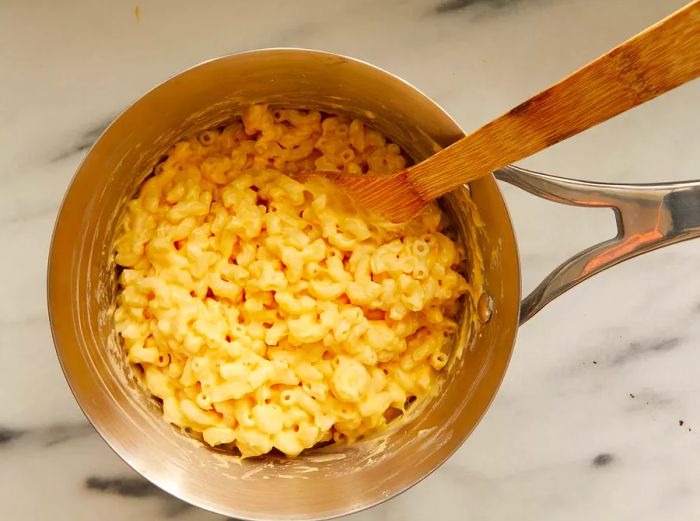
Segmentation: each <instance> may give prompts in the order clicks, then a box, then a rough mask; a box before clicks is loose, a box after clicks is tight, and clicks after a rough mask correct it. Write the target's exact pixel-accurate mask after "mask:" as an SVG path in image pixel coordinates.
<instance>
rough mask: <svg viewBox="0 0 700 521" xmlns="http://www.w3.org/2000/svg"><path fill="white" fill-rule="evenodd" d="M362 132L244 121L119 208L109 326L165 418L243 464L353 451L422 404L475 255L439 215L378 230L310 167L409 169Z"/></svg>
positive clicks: (300, 122) (318, 119)
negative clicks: (225, 448) (342, 446)
mask: <svg viewBox="0 0 700 521" xmlns="http://www.w3.org/2000/svg"><path fill="white" fill-rule="evenodd" d="M404 166H405V159H404V157H403V156H402V155H401V151H400V150H399V147H398V146H396V145H395V144H393V143H389V142H387V141H386V139H385V138H384V137H383V136H382V135H380V134H379V133H377V132H375V131H374V130H371V129H369V128H367V127H365V125H364V124H362V123H361V122H360V121H348V120H346V119H344V118H342V117H336V116H322V115H321V114H320V113H319V112H314V111H301V110H281V109H277V110H271V109H268V107H266V106H264V105H255V106H251V107H249V108H248V109H247V110H246V111H245V113H244V114H243V117H242V120H241V121H238V122H235V123H232V124H230V125H229V126H227V127H225V128H223V129H218V130H207V131H205V132H202V133H200V134H199V135H198V136H196V137H194V138H191V139H187V140H184V141H181V142H179V143H177V144H176V145H175V146H173V147H172V149H171V150H170V151H169V153H168V155H167V158H166V159H165V160H164V161H162V162H161V163H160V164H159V165H158V166H157V167H156V168H155V171H154V175H152V176H151V177H150V178H149V179H147V180H146V181H145V182H144V184H143V185H142V187H141V189H140V192H139V194H138V196H137V197H136V198H135V199H133V200H132V201H130V202H129V203H128V205H127V210H126V213H125V216H124V217H123V219H122V222H121V227H120V232H119V235H118V237H117V239H116V243H115V251H116V256H115V259H116V263H117V264H118V265H119V266H121V267H122V268H123V269H122V271H121V274H120V276H119V284H120V292H119V294H118V297H117V308H116V311H115V315H114V320H115V325H116V329H117V331H118V332H119V334H120V335H121V338H122V340H123V345H124V349H125V352H126V355H127V358H128V361H129V362H130V363H131V364H132V365H133V366H134V367H135V368H137V371H139V372H142V373H143V376H144V382H145V385H146V387H147V388H148V390H149V391H150V392H151V393H152V394H153V395H154V396H156V397H158V398H159V399H160V400H162V404H163V415H164V417H165V419H166V420H167V421H169V422H171V423H174V424H176V425H178V426H180V427H181V428H187V429H189V430H191V431H194V432H198V433H201V435H202V438H203V439H204V441H205V442H206V443H208V444H210V445H219V444H234V445H235V446H236V447H237V448H238V449H239V450H240V452H241V454H242V455H243V456H244V457H248V456H256V455H260V454H264V453H267V452H269V451H270V450H272V449H273V448H276V449H278V450H280V451H281V452H283V453H285V454H286V455H288V456H291V457H293V456H296V455H297V454H299V453H300V452H301V451H302V450H304V449H307V448H310V447H313V446H314V445H316V444H318V443H322V442H331V441H335V442H353V441H355V440H358V439H360V438H363V437H365V436H367V435H369V434H371V433H374V432H377V431H378V430H380V429H382V428H383V427H384V426H386V424H387V423H388V422H389V421H390V420H391V419H392V418H395V417H396V416H397V415H399V414H400V413H401V412H404V411H405V409H406V407H407V404H408V403H410V402H411V401H412V400H415V399H416V398H418V399H420V398H423V397H425V396H428V395H430V393H431V392H433V391H434V389H435V382H436V379H437V376H438V373H439V371H440V370H442V369H443V368H444V367H445V364H446V363H447V359H448V354H447V353H446V352H445V349H446V348H447V346H448V345H449V338H450V336H451V335H452V333H453V332H454V330H455V329H456V324H455V322H454V319H455V316H456V310H457V306H456V305H455V302H456V301H457V299H459V298H460V296H461V295H463V294H464V293H466V292H467V291H470V290H471V288H470V286H469V284H468V283H467V281H466V280H465V279H464V277H463V276H462V275H461V274H460V273H459V266H460V264H461V263H462V261H463V260H464V258H465V252H464V251H463V250H462V248H461V247H460V246H459V245H458V244H456V243H455V242H454V241H453V240H452V239H450V238H449V237H448V236H447V235H445V234H444V233H443V232H442V230H443V229H444V227H445V226H446V223H445V219H444V217H443V215H442V213H441V211H440V209H439V208H438V206H437V205H435V204H433V205H431V206H430V207H428V208H427V209H426V210H425V211H424V212H423V213H422V214H421V215H419V216H417V217H416V218H415V219H414V220H413V221H411V222H410V223H408V224H407V225H403V226H398V225H395V224H392V223H389V222H386V221H383V220H381V219H377V218H374V217H373V218H370V217H369V216H368V215H366V214H365V213H364V212H363V211H362V210H361V209H358V208H355V207H354V206H353V205H352V203H351V202H349V201H348V200H347V198H346V197H344V196H343V194H342V193H340V192H339V191H338V189H337V188H335V187H334V186H333V185H332V183H330V182H329V181H328V180H326V179H325V178H323V177H321V176H309V178H308V179H305V180H304V182H300V181H298V180H295V179H294V174H296V173H300V172H304V171H310V170H331V171H343V172H349V173H357V174H362V173H368V172H369V173H372V174H382V173H389V172H393V171H396V170H400V169H402V168H404Z"/></svg>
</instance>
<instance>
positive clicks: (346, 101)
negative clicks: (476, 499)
mask: <svg viewBox="0 0 700 521" xmlns="http://www.w3.org/2000/svg"><path fill="white" fill-rule="evenodd" d="M258 102H264V103H270V104H272V105H275V106H285V107H296V108H312V109H320V110H325V111H327V112H334V113H340V114H344V115H347V116H350V117H353V118H359V119H361V120H364V121H365V122H367V123H368V124H369V125H371V126H372V127H374V128H376V129H377V130H379V131H380V132H382V133H384V134H385V135H386V136H388V137H390V138H391V139H392V140H393V141H394V142H396V143H397V144H399V145H400V146H401V147H402V148H403V149H404V150H405V151H406V152H407V154H408V155H410V156H411V157H412V159H413V160H415V161H420V160H422V159H424V158H426V157H427V156H429V155H430V154H432V153H433V152H434V151H435V150H436V145H437V146H446V145H449V144H450V143H452V142H453V141H455V140H457V139H458V138H460V137H461V136H463V131H462V130H461V129H460V128H459V126H458V125H457V124H456V123H455V122H454V121H453V120H452V119H451V118H450V116H448V115H447V114H446V113H445V112H444V111H443V110H442V109H441V108H440V107H439V106H438V105H437V104H436V103H434V102H433V101H432V100H431V99H429V98H428V97H427V96H425V95H424V94H422V93H421V92H419V91H418V90H417V89H415V88H414V87H412V86H411V85H409V84H407V83H405V82H404V81H402V80H400V79H399V78H397V77H395V76H392V75H391V74H389V73H387V72H385V71H382V70H380V69H378V68H376V67H373V66H371V65H368V64H366V63H363V62H360V61H357V60H353V59H350V58H346V57H343V56H337V55H334V54H329V53H324V52H317V51H308V50H299V49H270V50H260V51H252V52H245V53H241V54H235V55H231V56H226V57H223V58H219V59H216V60H212V61H209V62H206V63H203V64H201V65H198V66H196V67H194V68H192V69H189V70H187V71H185V72H183V73H181V74H178V75H177V76H175V77H173V78H171V79H170V80H168V81H166V82H165V83H163V84H162V85H160V86H158V87H157V88H155V89H154V90H152V91H151V92H149V93H148V94H146V95H145V96H144V97H142V98H141V99H140V100H138V101H137V102H136V103H135V104H133V105H132V106H131V107H130V108H128V109H127V110H126V111H125V112H124V113H123V114H122V115H121V116H119V117H118V118H117V119H116V120H115V121H114V122H113V123H112V125H111V126H110V127H109V128H108V129H107V130H106V131H105V133H104V134H103V135H102V136H101V137H100V139H99V140H98V141H97V142H96V143H95V145H94V146H93V148H92V149H91V150H90V152H89V153H88V155H87V157H86V158H85V161H84V162H83V164H82V165H81V166H80V168H79V169H78V172H77V173H76V175H75V178H74V179H73V182H72V184H71V186H70V188H69V189H68V192H67V194H66V196H65V200H64V201H63V206H62V207H61V210H60V213H59V215H58V220H57V222H56V227H55V231H54V237H53V242H52V245H51V252H50V258H49V267H48V304H49V315H50V319H51V327H52V331H53V337H54V342H55V344H56V349H57V352H58V356H59V358H60V361H61V364H62V366H63V370H64V372H65V375H66V378H67V380H68V382H69V384H70V387H71V389H72V390H73V393H74V394H75V398H76V400H77V401H78V403H79V404H80V406H81V407H82V408H83V410H84V411H85V414H86V415H87V417H88V418H89V420H90V421H91V422H92V424H93V425H94V426H95V428H96V429H97V430H98V432H99V433H100V434H101V435H102V437H103V438H104V439H105V441H106V442H107V443H108V444H109V445H110V446H111V447H112V448H113V449H114V450H115V451H116V452H117V454H119V455H120V456H121V457H122V458H123V459H124V460H125V461H126V462H127V463H129V464H130V465H131V466H132V467H133V468H134V469H135V470H136V471H138V472H139V473H141V474H142V475H143V476H144V477H146V478H147V479H149V480H150V481H152V482H153V483H154V484H156V485H158V486H159V487H161V488H162V489H164V490H166V491H167V492H170V493H171V494H173V495H175V496H177V497H179V498H181V499H183V500H185V501H187V502H189V503H192V504H194V505H197V506H199V507H202V508H205V509H208V510H211V511H214V512H219V513H221V514H225V515H228V516H232V517H234V518H239V519H266V520H270V519H279V520H282V519H284V520H289V519H319V518H329V517H333V516H339V515H342V514H348V513H351V512H355V511H358V510H361V509H364V508H367V507H369V506H372V505H375V504H377V503H379V502H381V501H384V500H385V499H387V498H390V497H392V496H394V495H396V494H398V493H399V492H401V491H403V490H405V489H407V488H408V487H410V486H411V485H414V484H415V483H416V482H418V481H420V480H421V479H423V478H424V477H425V476H427V475H428V474H429V473H430V472H432V471H433V470H435V469H436V468H437V467H438V466H440V464H442V463H443V462H444V461H445V460H446V459H447V458H448V457H449V456H450V455H451V454H452V453H453V452H454V451H455V450H456V449H457V448H458V447H459V446H460V445H461V444H462V442H463V441H464V440H465V439H466V437H467V436H468V435H469V434H470V433H471V431H472V430H473V429H474V427H476V425H477V423H478V422H479V420H480V418H481V417H482V415H483V414H484V412H485V411H486V409H487V408H488V406H489V404H490V403H491V401H492V399H493V397H494V395H495V393H496V391H497V389H498V386H499V384H500V382H501V380H502V378H503V375H504V373H505V370H506V367H507V365H508V360H509V358H510V354H511V350H512V349H513V343H514V340H515V335H516V331H517V328H518V325H519V324H522V323H523V322H525V321H526V320H528V319H529V318H531V317H532V316H533V315H534V314H535V313H536V312H537V311H539V310H540V309H541V308H542V307H543V306H544V305H545V304H547V302H549V301H551V300H552V299H553V298H555V297H557V296H558V295H560V294H561V293H563V292H564V291H566V290H568V289H569V288H571V287H573V286H574V285H576V284H578V283H579V282H581V281H582V280H584V279H586V278H588V277H590V276H591V275H594V274H595V273H598V272H599V271H601V270H604V269H605V268H608V267H610V266H612V265H614V264H616V263H618V262H621V261H623V260H626V259H628V258H630V257H633V256H635V255H639V254H640V253H644V252H646V251H650V250H652V249H655V248H659V247H662V246H665V245H667V244H671V243H674V242H678V241H682V240H685V239H689V238H692V237H696V236H697V235H699V234H700V182H688V183H672V184H659V185H615V184H599V183H590V182H584V181H575V180H570V179H562V178H557V177H552V176H548V175H544V174H538V173H535V172H528V171H525V170H522V169H519V168H516V167H508V168H504V169H502V170H500V171H498V172H496V173H495V175H494V177H488V178H483V179H480V180H478V181H476V182H474V183H472V184H471V187H470V188H471V197H472V198H473V200H474V201H475V203H476V205H477V206H478V208H479V212H480V214H481V217H482V219H483V222H484V225H485V227H484V233H483V235H482V238H481V245H482V249H483V253H484V257H485V290H486V293H487V294H488V295H490V298H491V299H492V309H493V312H492V314H491V317H490V320H488V321H487V322H486V323H484V324H483V327H482V328H481V331H480V333H479V334H478V336H475V337H471V338H468V337H467V336H466V335H464V334H462V335H460V338H459V339H458V342H462V343H469V345H467V346H466V347H467V349H464V354H463V356H462V358H461V359H459V360H455V361H454V362H453V366H452V370H451V371H449V374H448V375H447V376H446V380H445V383H444V386H443V390H442V392H441V393H440V395H439V396H438V397H437V398H435V399H434V401H433V402H432V403H430V404H429V406H428V407H427V408H426V409H425V410H424V412H423V413H422V414H420V415H418V416H417V417H415V418H414V419H413V420H412V421H411V422H409V423H408V424H407V425H405V426H404V427H403V428H401V429H399V430H397V431H396V432H393V433H391V434H390V435H389V436H387V437H385V438H384V439H382V440H379V441H377V440H373V441H372V440H370V441H367V442H363V443H360V444H357V445H355V446H351V447H345V448H343V447H333V446H330V447H326V448H324V449H318V450H310V451H308V452H306V453H304V454H302V455H301V456H300V457H298V458H297V459H294V460H286V459H282V458H272V457H268V458H261V459H255V460H243V461H240V460H239V459H238V458H236V457H234V456H233V455H231V454H229V453H226V452H223V451H217V450H213V449H210V448H206V447H204V446H203V445H202V444H200V443H198V442H196V441H194V440H193V439H191V438H189V437H188V436H186V435H184V434H182V433H180V432H179V431H177V430H176V429H174V428H173V427H171V426H170V425H168V424H167V423H166V422H165V421H163V420H162V418H161V415H160V411H159V410H158V406H157V404H156V403H155V402H154V401H153V400H152V399H150V398H149V397H147V396H146V394H145V393H143V392H142V391H141V390H140V389H139V388H137V386H136V384H135V382H134V381H133V380H132V379H131V378H130V377H129V376H128V375H129V372H128V371H127V370H126V369H127V368H126V367H125V365H124V361H123V356H122V354H121V352H120V348H119V344H118V342H117V338H116V336H115V333H114V328H113V326H112V322H111V312H112V310H113V305H114V296H115V290H116V280H115V275H114V266H113V265H112V261H111V255H112V250H111V245H112V242H113V238H114V233H115V221H116V219H117V217H118V215H119V212H120V209H121V208H122V205H123V203H124V201H125V200H126V199H128V198H129V197H131V196H132V195H133V194H134V193H135V192H136V190H137V188H138V186H139V184H140V182H141V181H142V180H143V179H144V178H145V176H146V175H148V173H149V172H150V171H151V170H152V169H153V167H154V165H155V164H156V163H157V162H158V161H159V159H160V158H161V156H162V154H163V153H165V151H166V150H167V149H168V148H169V146H170V145H172V144H173V143H174V142H175V141H177V140H178V138H180V137H182V136H183V135H188V134H192V133H194V132H196V131H199V130H202V129H205V128H208V127H212V126H215V125H218V124H221V123H223V122H225V121H227V120H229V119H231V118H232V116H234V115H236V114H240V112H241V111H242V109H243V108H244V107H245V106H247V105H249V104H251V103H258ZM496 178H497V179H501V180H503V181H506V182H508V183H511V184H514V185H516V186H518V187H520V188H522V189H524V190H527V191H529V192H531V193H533V194H535V195H538V196H540V197H543V198H546V199H549V200H552V201H557V202H561V203H564V204H571V205H578V206H596V207H601V206H602V207H608V208H611V209H613V210H614V212H615V215H616V218H617V227H618V235H617V237H616V238H614V239H611V240H609V241H607V242H604V243H601V244H598V245H596V246H593V247H592V248H589V249H588V250H586V251H584V252H581V253H580V254H578V255H576V256H574V257H573V258H571V259H569V260H568V261H566V262H565V263H564V264H562V265H561V266H560V267H559V268H557V269H556V270H555V271H554V272H553V273H552V274H551V275H550V276H549V277H547V278H546V279H545V280H544V281H543V282H542V283H541V284H540V285H539V286H538V287H537V289H535V291H534V292H533V293H532V294H530V295H528V296H527V297H526V298H525V299H524V300H522V302H521V295H520V262H519V259H518V252H517V245H516V240H515V236H514V234H513V226H512V224H511V221H510V218H509V216H508V212H507V210H506V206H505V204H504V201H503V197H502V195H501V192H500V190H499V188H498V186H497V184H496V181H495V179H496ZM465 190H466V189H461V190H458V191H455V192H454V193H452V194H450V195H449V196H447V197H445V198H444V199H443V200H442V204H443V205H444V207H445V208H446V209H447V210H448V211H449V212H450V213H451V214H452V218H453V219H454V221H455V222H457V223H463V222H464V220H465V212H466V210H465V209H464V205H463V204H461V201H462V199H463V197H464V194H465V193H466V192H465ZM482 311H483V310H482ZM455 347H457V346H455Z"/></svg>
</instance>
